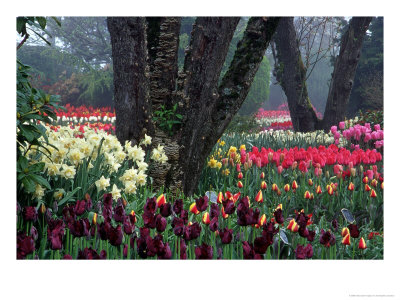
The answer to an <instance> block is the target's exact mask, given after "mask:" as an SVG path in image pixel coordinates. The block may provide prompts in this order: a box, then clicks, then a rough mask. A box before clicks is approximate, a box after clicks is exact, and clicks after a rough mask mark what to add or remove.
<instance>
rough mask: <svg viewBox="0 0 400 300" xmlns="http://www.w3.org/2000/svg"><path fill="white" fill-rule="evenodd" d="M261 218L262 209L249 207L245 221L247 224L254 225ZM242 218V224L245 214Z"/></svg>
mask: <svg viewBox="0 0 400 300" xmlns="http://www.w3.org/2000/svg"><path fill="white" fill-rule="evenodd" d="M259 218H260V210H259V209H258V208H256V209H248V210H247V212H246V214H245V215H244V222H245V224H246V225H245V226H247V225H249V226H252V225H255V224H257V223H258V219H259ZM240 219H241V220H240V223H241V224H242V222H243V216H241V218H240ZM242 226H243V225H242Z"/></svg>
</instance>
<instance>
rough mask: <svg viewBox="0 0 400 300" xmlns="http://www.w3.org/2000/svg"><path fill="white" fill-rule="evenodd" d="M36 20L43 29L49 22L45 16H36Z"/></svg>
mask: <svg viewBox="0 0 400 300" xmlns="http://www.w3.org/2000/svg"><path fill="white" fill-rule="evenodd" d="M36 20H37V21H38V23H39V25H40V27H42V29H45V28H46V23H47V20H46V18H44V17H36Z"/></svg>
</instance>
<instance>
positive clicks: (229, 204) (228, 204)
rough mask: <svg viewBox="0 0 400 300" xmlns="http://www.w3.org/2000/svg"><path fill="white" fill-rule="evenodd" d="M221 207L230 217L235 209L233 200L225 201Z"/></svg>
mask: <svg viewBox="0 0 400 300" xmlns="http://www.w3.org/2000/svg"><path fill="white" fill-rule="evenodd" d="M223 206H224V211H225V213H226V214H228V215H231V214H233V213H234V212H235V209H236V207H235V203H234V202H233V200H226V201H225V202H224V203H223Z"/></svg>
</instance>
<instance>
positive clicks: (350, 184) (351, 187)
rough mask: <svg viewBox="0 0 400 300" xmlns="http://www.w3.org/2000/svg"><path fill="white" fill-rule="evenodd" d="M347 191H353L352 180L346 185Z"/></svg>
mask: <svg viewBox="0 0 400 300" xmlns="http://www.w3.org/2000/svg"><path fill="white" fill-rule="evenodd" d="M347 189H348V190H349V191H354V184H353V183H352V182H350V183H349V186H348V187H347Z"/></svg>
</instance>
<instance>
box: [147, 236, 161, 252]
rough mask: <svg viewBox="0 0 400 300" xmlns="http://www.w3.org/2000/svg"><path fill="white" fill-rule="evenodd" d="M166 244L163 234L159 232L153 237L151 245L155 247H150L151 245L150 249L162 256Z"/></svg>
mask: <svg viewBox="0 0 400 300" xmlns="http://www.w3.org/2000/svg"><path fill="white" fill-rule="evenodd" d="M164 246H165V245H164V242H163V236H162V235H161V234H157V235H156V236H155V237H154V239H153V243H151V247H154V248H152V249H150V247H149V251H152V252H155V253H156V254H157V255H158V256H160V255H162V254H163V251H164Z"/></svg>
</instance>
